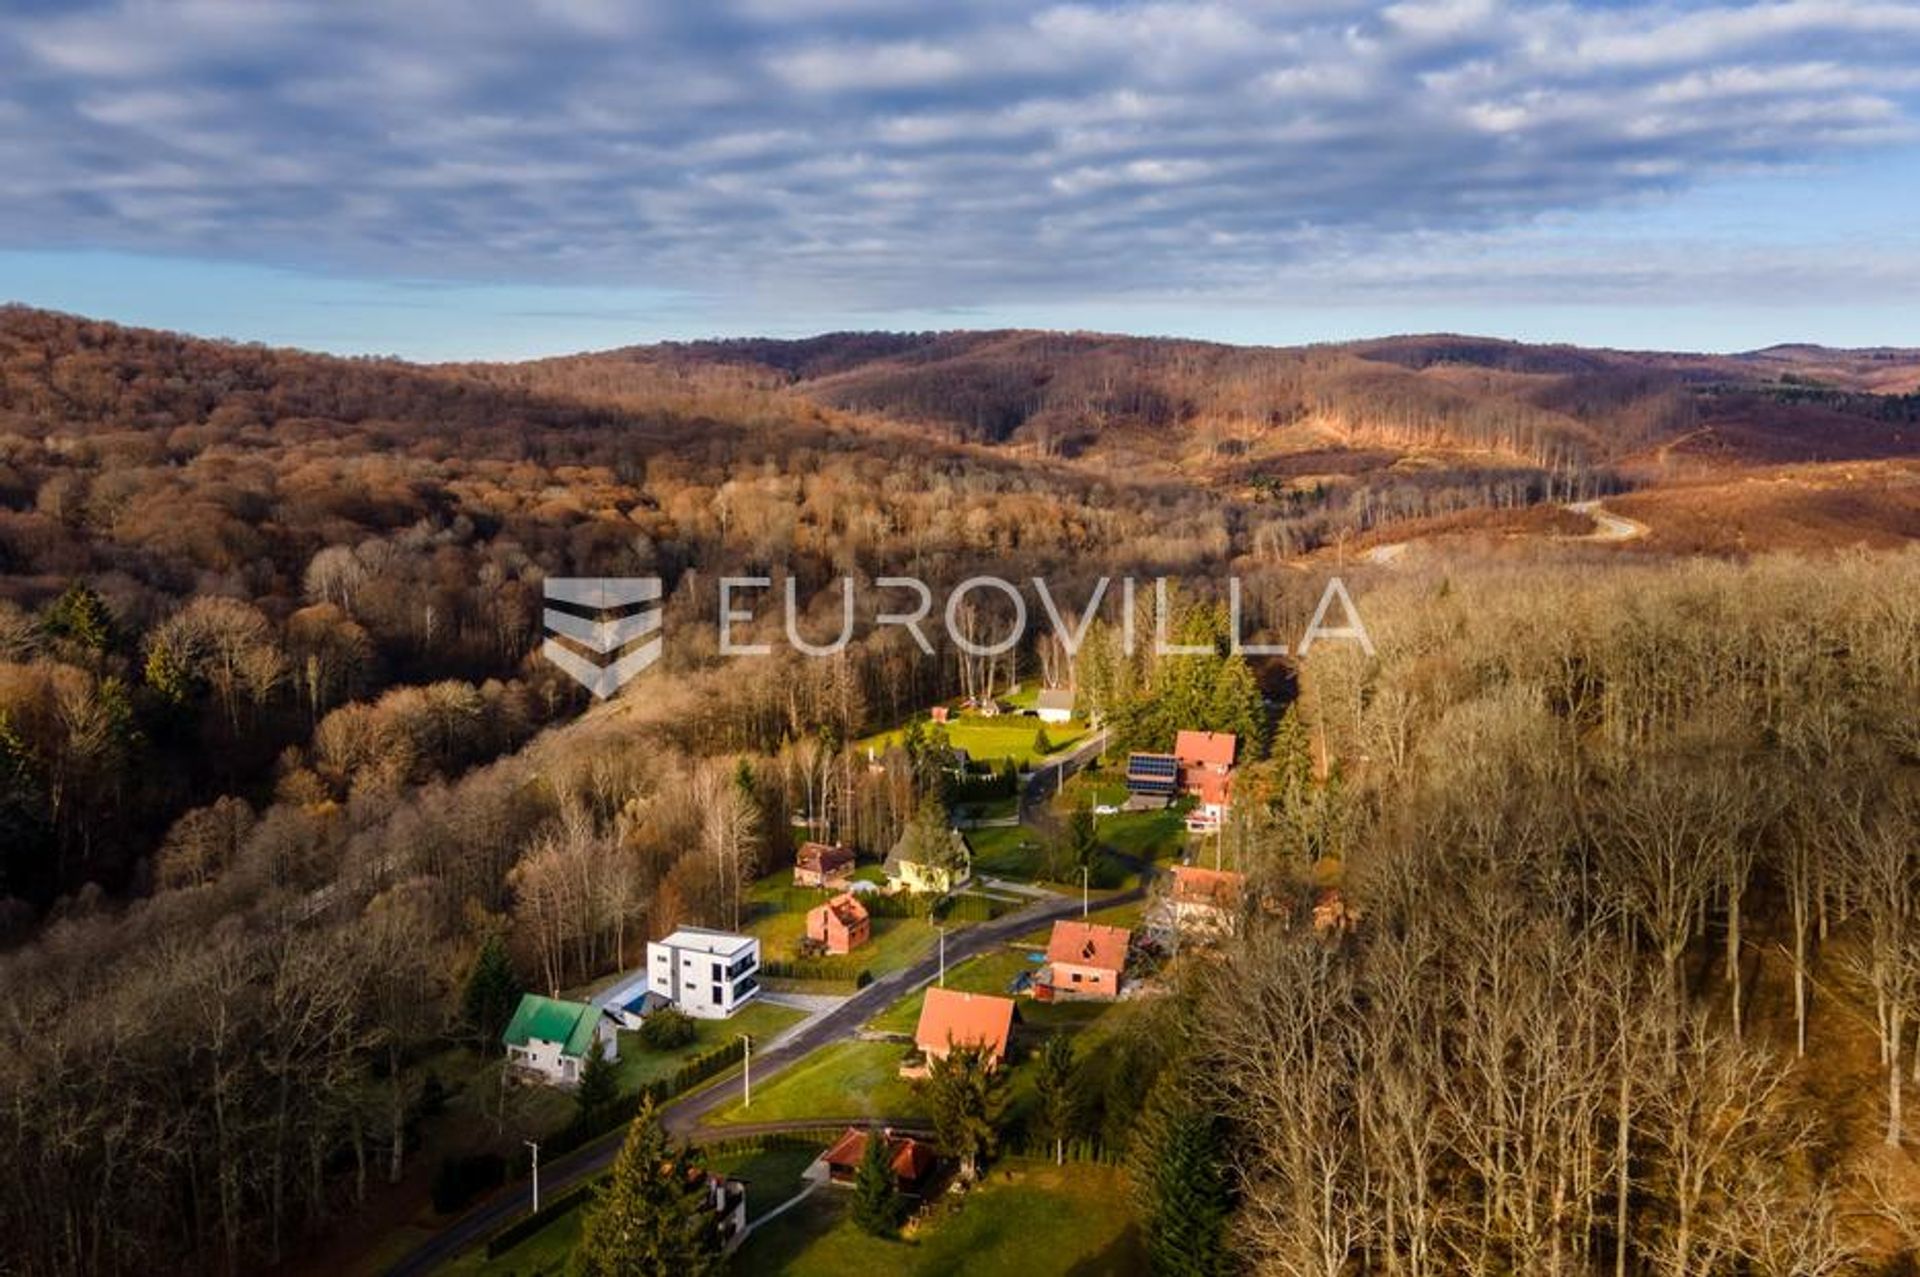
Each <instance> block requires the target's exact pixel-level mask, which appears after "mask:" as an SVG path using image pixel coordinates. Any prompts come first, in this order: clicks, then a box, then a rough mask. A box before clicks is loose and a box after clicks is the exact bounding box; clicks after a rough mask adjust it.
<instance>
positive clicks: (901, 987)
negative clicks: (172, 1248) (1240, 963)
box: [387, 887, 1145, 1277]
mask: <svg viewBox="0 0 1920 1277" xmlns="http://www.w3.org/2000/svg"><path fill="white" fill-rule="evenodd" d="M1144 892H1145V888H1144V887H1135V888H1133V889H1132V890H1131V891H1127V892H1124V893H1122V894H1120V895H1118V896H1107V897H1104V898H1103V899H1102V901H1101V904H1102V906H1103V907H1104V906H1105V905H1108V904H1115V903H1119V902H1121V901H1127V900H1135V899H1138V898H1139V897H1140V896H1141V895H1143V894H1144ZM1079 911H1080V901H1079V899H1078V898H1077V897H1072V896H1061V897H1059V898H1058V899H1056V900H1040V901H1036V902H1034V903H1033V904H1031V905H1028V906H1026V907H1025V908H1022V909H1018V910H1016V911H1014V912H1013V913H1010V914H1007V915H1005V916H1004V917H1001V918H997V919H995V920H994V921H992V922H982V923H976V924H974V925H972V926H969V927H965V928H963V929H961V930H959V931H955V932H953V933H952V934H951V935H950V936H949V937H948V938H947V962H948V963H949V964H952V963H957V962H961V961H964V960H965V959H967V958H970V957H972V956H974V955H975V954H978V953H984V952H985V951H986V950H988V949H991V948H993V947H994V946H996V945H999V944H1003V943H1005V942H1006V941H1008V940H1011V939H1012V938H1013V937H1015V936H1017V935H1020V934H1022V933H1023V932H1027V931H1031V930H1033V929H1034V928H1035V927H1036V926H1040V925H1042V924H1044V923H1048V922H1053V921H1055V920H1057V919H1060V918H1070V917H1072V916H1073V915H1074V914H1076V913H1078V912H1079ZM939 974H940V957H939V953H938V952H937V951H936V952H935V954H934V956H932V957H930V958H927V959H926V960H924V961H922V962H919V963H916V964H915V965H914V966H911V967H908V968H905V969H904V970H900V971H895V972H893V973H891V974H889V975H885V976H882V977H881V978H879V979H878V980H875V981H874V982H873V983H872V984H870V985H868V986H867V987H866V988H864V989H861V990H860V991H859V992H857V993H855V994H854V995H853V996H852V997H850V998H848V999H847V1000H846V1001H845V1002H843V1003H842V1004H840V1006H838V1007H836V1008H835V1009H833V1010H831V1011H828V1012H827V1013H825V1014H824V1015H821V1016H820V1017H818V1018H817V1019H815V1020H813V1021H811V1022H809V1023H807V1024H805V1025H803V1026H802V1027H801V1028H800V1029H799V1030H797V1031H795V1032H794V1033H793V1034H791V1035H790V1036H789V1037H787V1038H786V1040H785V1041H783V1042H781V1043H780V1044H779V1045H778V1046H776V1047H770V1048H768V1049H767V1050H766V1051H765V1052H760V1051H756V1052H755V1053H754V1056H753V1080H754V1084H755V1085H756V1086H758V1085H762V1084H764V1083H766V1082H768V1081H771V1080H772V1079H773V1078H774V1077H777V1076H778V1075H779V1074H780V1072H781V1071H782V1070H783V1069H786V1068H788V1067H790V1066H792V1065H793V1064H794V1063H795V1062H796V1061H798V1060H800V1059H802V1058H803V1057H805V1056H807V1055H810V1054H812V1053H813V1052H814V1051H817V1050H819V1049H820V1048H821V1047H823V1046H827V1045H829V1044H830V1043H833V1042H839V1041H843V1040H846V1039H849V1038H852V1037H853V1036H854V1035H855V1034H856V1033H857V1032H859V1029H860V1026H861V1025H863V1024H865V1023H866V1022H867V1021H868V1020H871V1019H872V1018H873V1017H874V1016H876V1015H878V1014H879V1013H880V1012H881V1011H882V1010H884V1009H886V1008H887V1007H888V1006H890V1005H892V1004H893V1003H894V1002H896V1001H898V1000H899V999H900V998H902V997H904V996H905V995H906V994H907V993H909V992H911V991H912V990H913V989H915V988H918V987H919V986H920V985H923V984H926V983H928V982H929V981H931V980H933V979H934V978H935V977H936V976H938V975H939ZM739 1092H740V1083H739V1075H738V1074H737V1073H735V1074H729V1075H728V1076H727V1077H725V1078H723V1079H721V1080H720V1081H719V1082H716V1083H715V1084H713V1085H711V1086H709V1087H707V1088H706V1089H704V1090H701V1091H696V1092H694V1093H693V1094H692V1095H688V1096H685V1097H683V1098H681V1099H678V1100H676V1101H674V1102H673V1103H672V1104H669V1105H668V1106H667V1107H666V1108H665V1109H663V1110H662V1111H661V1121H662V1122H663V1123H664V1124H665V1126H666V1128H667V1130H668V1131H669V1132H671V1133H672V1134H673V1135H675V1136H677V1137H679V1138H682V1139H693V1140H694V1141H695V1142H698V1139H699V1136H700V1135H701V1133H702V1130H701V1123H702V1120H703V1119H704V1118H705V1117H706V1116H707V1115H708V1114H709V1113H711V1112H712V1111H713V1110H714V1109H716V1108H718V1107H719V1106H720V1105H722V1104H724V1103H726V1102H727V1101H728V1100H731V1099H733V1098H734V1097H735V1096H736V1095H738V1094H739ZM823 1117H826V1118H827V1119H829V1120H830V1119H831V1117H832V1115H831V1114H825V1115H823ZM768 1125H769V1127H774V1126H780V1125H784V1124H768ZM807 1125H818V1123H796V1124H794V1126H801V1127H803V1126H807ZM753 1129H754V1128H753V1127H739V1128H735V1127H728V1128H726V1129H725V1133H726V1134H728V1135H735V1134H746V1133H750V1132H751V1131H752V1130H753ZM623 1137H624V1129H623V1130H620V1131H613V1132H610V1133H609V1134H607V1135H604V1136H602V1137H601V1138H600V1139H598V1140H596V1141H594V1142H593V1143H591V1144H588V1145H586V1146H584V1147H582V1148H578V1149H575V1150H574V1151H573V1152H571V1153H568V1154H566V1155H565V1156H563V1157H559V1158H556V1159H554V1161H552V1162H550V1163H548V1164H546V1165H543V1166H542V1167H541V1168H540V1189H541V1193H542V1195H543V1196H545V1197H546V1198H547V1200H549V1201H552V1200H553V1199H555V1198H557V1197H558V1196H559V1195H560V1194H561V1193H563V1192H565V1191H566V1190H567V1189H569V1188H572V1187H573V1186H574V1185H576V1184H578V1183H580V1182H581V1181H582V1180H585V1179H588V1178H590V1177H592V1176H594V1175H597V1174H599V1173H600V1172H601V1171H603V1170H605V1169H606V1168H607V1167H608V1166H610V1165H612V1164H613V1159H614V1156H615V1155H616V1154H617V1153H618V1152H619V1151H620V1142H621V1139H622V1138H623ZM531 1208H532V1190H531V1188H530V1186H529V1185H528V1184H526V1183H519V1184H513V1185H510V1186H508V1187H506V1188H503V1189H501V1190H500V1191H499V1192H498V1193H495V1194H494V1195H493V1196H492V1197H490V1198H488V1199H487V1200H486V1201H484V1202H482V1203H481V1204H480V1205H479V1206H476V1207H475V1208H474V1209H472V1210H470V1211H468V1212H467V1213H466V1214H465V1215H462V1216H461V1217H460V1218H459V1219H457V1220H455V1221H454V1222H453V1223H451V1224H449V1225H448V1226H447V1227H446V1228H444V1229H442V1230H441V1231H440V1232H438V1233H436V1234H435V1235H434V1236H433V1237H432V1238H431V1239H429V1240H428V1241H426V1242H424V1243H422V1244H421V1245H420V1246H418V1247H417V1248H415V1250H414V1251H413V1253H411V1254H409V1255H408V1256H407V1257H406V1258H404V1259H402V1260H401V1261H400V1262H399V1263H397V1264H395V1265H394V1266H393V1267H391V1268H389V1269H388V1270H387V1273H388V1275H389V1277H417V1274H421V1273H430V1272H432V1271H433V1270H434V1269H436V1268H438V1267H439V1266H440V1265H441V1264H444V1263H446V1262H447V1261H448V1260H450V1259H452V1258H453V1257H454V1256H456V1255H458V1254H460V1253H461V1252H462V1251H465V1250H467V1249H469V1248H470V1247H472V1246H475V1245H477V1244H479V1243H480V1242H482V1241H484V1240H485V1239H486V1238H488V1237H490V1236H492V1235H493V1234H494V1233H496V1232H498V1231H499V1230H500V1229H502V1228H504V1227H506V1225H507V1224H509V1223H511V1222H512V1221H513V1220H515V1219H517V1218H518V1217H519V1216H521V1215H524V1214H526V1213H527V1211H528V1210H530V1209H531Z"/></svg>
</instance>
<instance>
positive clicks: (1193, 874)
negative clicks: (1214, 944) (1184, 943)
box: [1162, 865, 1247, 938]
mask: <svg viewBox="0 0 1920 1277" xmlns="http://www.w3.org/2000/svg"><path fill="white" fill-rule="evenodd" d="M1172 878H1173V884H1172V886H1171V887H1170V888H1169V889H1168V891H1167V895H1166V898H1165V900H1164V901H1163V902H1162V903H1163V914H1162V916H1163V918H1164V919H1165V921H1166V924H1167V925H1169V926H1170V927H1171V928H1172V929H1173V930H1174V931H1175V932H1176V933H1177V934H1178V935H1181V936H1185V937H1189V938H1198V937H1205V936H1219V935H1231V934H1232V933H1233V932H1234V931H1236V930H1238V929H1239V926H1240V912H1241V908H1242V906H1243V903H1244V901H1245V900H1246V896H1247V876H1246V875H1245V874H1242V873H1235V872H1234V871H1233V870H1231V869H1204V868H1202V867H1200V866H1199V865H1175V866H1174V867H1173V872H1172Z"/></svg>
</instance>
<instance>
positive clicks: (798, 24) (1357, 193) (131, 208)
mask: <svg viewBox="0 0 1920 1277" xmlns="http://www.w3.org/2000/svg"><path fill="white" fill-rule="evenodd" d="M1916 35H1920V6H1915V5H1911V4H1890V3H1873V2H1870V0H1787V2H1784V3H1775V2H1771V0H1769V2H1767V3H1758V4H1744V3H1706V4H1698V3H1691V4H1689V3H1683V2H1681V0H1671V2H1670V3H1656V4H1624V5H1622V4H1612V3H1607V4H1600V3H1593V4H1590V5H1583V4H1576V3H1569V2H1566V0H1559V2H1548V3H1535V4H1520V5H1512V4H1496V3H1491V2H1490V0H1399V2H1397V3H1393V4H1389V5H1380V4H1364V3H1359V2H1358V0H1273V2H1272V3H1243V4H1225V3H1206V2H1199V0H1196V2H1194V3H1179V2H1174V0H1157V2H1149V3H1129V2H1127V0H1111V2H1108V3H1093V2H1091V0H1089V2H1088V3H1070V4H1055V5H1051V6H1047V7H1041V8H1038V9H1036V8H1034V7H1032V6H1031V5H1028V4H1023V3H1015V2H1014V0H994V2H993V3H989V4H984V5H967V6H939V7H935V6H926V5H923V4H918V3H894V2H888V0H782V3H778V4H775V3H772V2H771V0H735V2H734V3H731V4H728V5H716V6H646V7H643V6H635V5H628V4H621V3H615V2H614V0H540V3H537V4H533V5H529V6H520V7H502V6H497V5H491V4H481V3H478V0H472V2H470V0H419V3H417V4H410V5H405V6H395V5H391V4H380V3H374V2H373V0H329V2H327V3H321V2H319V0H286V2H283V3H273V4H264V3H256V2H255V0H180V2H179V3H175V4H167V5H161V4H157V3H154V2H153V0H95V2H94V3H91V4H82V5H80V6H78V7H76V8H71V9H69V10H67V11H64V12H61V13H58V14H53V15H40V16H33V15H17V16H15V17H13V18H11V19H10V20H9V23H8V25H7V27H6V28H5V29H4V30H0V86H4V87H3V88H0V93H3V94H4V98H0V118H8V120H9V124H8V128H7V129H6V130H5V132H4V135H3V136H0V164H4V166H5V168H6V170H7V172H8V173H9V183H8V185H7V188H6V189H5V190H4V191H0V247H13V248H21V247H33V246H36V245H43V244H58V245H73V244H90V245H98V246H102V247H110V248H121V249H136V250H145V251H157V252H173V253H199V254H205V255H223V256H234V257H243V258H246V259H248V260H253V261H265V262H282V263H287V264H298V265H306V266H316V265H317V266H323V267H327V268H330V269H335V270H341V271H347V272H363V273H386V272H405V273H408V274H415V275H438V276H443V277H447V278H479V279H493V278H505V279H520V280H532V279H563V278H564V279H574V280H583V279H584V280H591V281H593V282H596V283H645V284H654V285H661V286H667V287H674V288H680V289H689V290H698V291H703V292H706V293H708V294H711V295H713V296H716V297H725V296H729V295H732V296H737V297H742V298H748V297H751V298H756V299H757V298H763V297H769V296H774V295H783V296H786V297H790V298H804V297H808V296H813V295H818V294H820V293H822V292H826V291H830V292H831V294H832V295H833V296H834V297H835V298H836V300H837V301H838V302H840V303H842V304H846V305H872V306H885V305H890V304H897V303H900V302H902V301H906V302H910V303H911V304H913V305H916V306H964V305H970V304H981V303H990V302H997V301H1017V300H1021V299H1025V298H1036V297H1048V296H1060V295H1073V296H1082V297H1084V296H1091V295H1097V294H1099V293H1101V292H1102V291H1112V290H1117V289H1128V290H1142V291H1152V290H1155V289H1167V288H1178V289H1182V290H1191V289H1194V288H1196V287H1206V288H1211V289H1215V290H1218V291H1219V292H1220V293H1221V294H1222V295H1226V294H1228V293H1231V292H1232V291H1233V290H1236V289H1241V288H1252V289H1264V288H1270V287H1272V285H1273V281H1274V280H1275V279H1276V278H1279V277H1280V276H1281V275H1282V274H1285V273H1291V275H1292V276H1294V277H1297V278H1302V279H1308V278H1311V279H1319V278H1321V274H1320V273H1321V272H1328V271H1331V272H1333V275H1334V276H1337V275H1339V274H1340V273H1341V272H1347V273H1349V274H1351V273H1352V272H1353V271H1355V270H1356V268H1357V264H1358V263H1366V264H1367V269H1368V270H1373V269H1391V264H1392V263H1394V262H1401V261H1411V260H1413V257H1412V256H1409V254H1412V255H1413V256H1417V252H1415V249H1416V247H1417V245H1418V244H1420V243H1422V242H1425V241H1424V240H1423V238H1422V237H1428V236H1440V237H1444V238H1447V239H1448V240H1449V242H1458V241H1460V240H1461V239H1462V237H1464V238H1465V239H1468V240H1472V241H1473V242H1475V243H1482V242H1486V243H1493V244H1499V243H1502V242H1505V241H1504V240H1503V239H1502V237H1503V236H1505V235H1506V234H1507V233H1508V232H1509V231H1512V230H1515V229H1518V228H1527V227H1531V226H1536V225H1539V224H1541V223H1540V219H1543V218H1551V217H1554V216H1557V215H1560V214H1564V213H1567V212H1569V211H1584V210H1593V209H1603V208H1609V207H1626V208H1631V207H1633V206H1635V205H1636V204H1637V203H1638V202H1641V201H1646V200H1658V199H1662V198H1665V197H1666V196H1667V195H1668V194H1669V193H1671V192H1674V191H1676V190H1681V189H1684V188H1685V187H1686V185H1687V184H1688V183H1690V182H1694V181H1698V180H1700V179H1702V178H1705V177H1712V176H1715V175H1719V174H1724V173H1729V172H1749V171H1755V170H1762V171H1764V170H1766V169H1768V168H1770V167H1785V166H1797V165H1804V164H1807V163H1809V162H1820V161H1823V160H1829V159H1833V158H1835V157H1841V156H1846V155H1848V154H1853V153H1860V152H1871V151H1873V150H1874V148H1884V147H1889V146H1893V145H1896V144H1900V143H1903V142H1905V141H1908V140H1910V139H1911V137H1912V135H1913V131H1914V128H1915V117H1916V110H1915V108H1916V101H1915V98H1916V94H1920V41H1916V39H1915V38H1914V37H1915V36H1916ZM1629 256H1634V255H1631V254H1629ZM1558 260H1559V259H1556V258H1553V257H1551V255H1544V256H1543V255H1540V254H1537V253H1536V254H1535V255H1534V256H1533V257H1531V258H1529V261H1530V262H1532V263H1535V264H1536V265H1530V266H1529V267H1528V268H1527V269H1526V270H1524V271H1520V272H1517V276H1516V277H1518V278H1525V279H1530V280H1535V281H1538V280H1539V279H1542V278H1545V274H1544V272H1545V271H1547V270H1549V269H1550V268H1551V264H1552V263H1553V262H1556V261H1558ZM1634 260H1635V261H1636V262H1638V261H1639V260H1642V259H1641V258H1639V257H1637V256H1634ZM1538 263H1547V265H1538ZM1673 264H1674V265H1675V267H1676V268H1677V269H1684V267H1685V265H1686V258H1685V257H1684V255H1683V256H1682V257H1680V258H1676V259H1675V260H1674V263H1673ZM1561 266H1562V267H1563V268H1564V267H1565V263H1564V262H1562V263H1561ZM1496 273H1498V272H1496ZM1332 277H1333V276H1328V278H1332Z"/></svg>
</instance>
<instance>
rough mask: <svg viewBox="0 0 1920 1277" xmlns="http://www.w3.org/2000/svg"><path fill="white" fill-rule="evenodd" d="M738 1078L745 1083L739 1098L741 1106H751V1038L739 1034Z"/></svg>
mask: <svg viewBox="0 0 1920 1277" xmlns="http://www.w3.org/2000/svg"><path fill="white" fill-rule="evenodd" d="M740 1047H741V1055H740V1080H741V1082H743V1083H744V1084H745V1094H744V1095H743V1097H742V1098H741V1100H740V1107H741V1108H743V1109H744V1108H752V1107H753V1039H752V1038H750V1037H748V1036H747V1035H746V1034H744V1033H742V1034H741V1035H740Z"/></svg>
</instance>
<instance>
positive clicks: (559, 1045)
mask: <svg viewBox="0 0 1920 1277" xmlns="http://www.w3.org/2000/svg"><path fill="white" fill-rule="evenodd" d="M500 1036H501V1041H503V1042H505V1043H506V1046H507V1062H508V1063H509V1064H511V1065H513V1066H514V1067H516V1068H522V1069H526V1070H528V1071H529V1072H532V1073H538V1074H539V1075H540V1076H541V1077H543V1078H545V1079H546V1080H547V1081H549V1082H552V1083H554V1084H555V1085H556V1086H572V1085H573V1084H574V1083H576V1082H578V1081H579V1080H580V1072H581V1070H582V1069H584V1068H586V1066H587V1053H588V1052H590V1051H591V1050H592V1049H593V1042H594V1039H595V1038H598V1039H600V1041H602V1042H604V1043H606V1051H607V1058H608V1059H609V1060H611V1059H614V1058H616V1057H617V1055H618V1054H619V1050H620V1040H619V1037H620V1035H619V1030H618V1026H616V1025H615V1024H614V1023H613V1021H611V1020H609V1019H608V1018H607V1017H606V1016H605V1015H604V1014H603V1013H602V1012H601V1009H600V1008H599V1007H595V1006H588V1005H587V1004H586V1003H584V1002H566V1001H562V1000H561V999H559V998H543V997H541V996H540V995H539V994H537V993H529V994H526V995H524V996H523V997H522V998H521V999H520V1005H519V1006H518V1007H517V1008H515V1009H514V1012H513V1020H512V1022H511V1023H509V1024H508V1025H507V1031H506V1032H505V1033H503V1034H501V1035H500Z"/></svg>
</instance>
